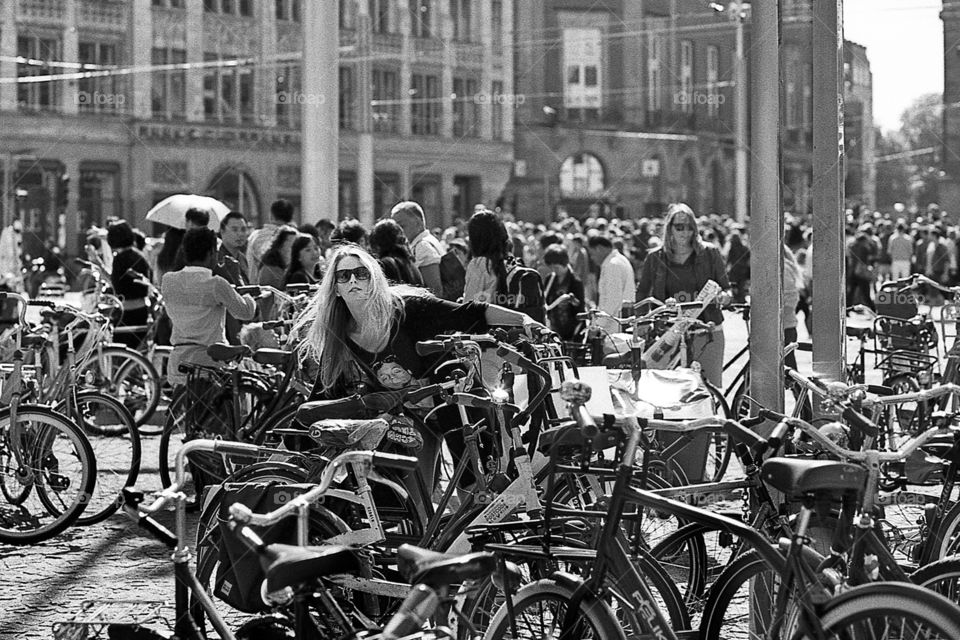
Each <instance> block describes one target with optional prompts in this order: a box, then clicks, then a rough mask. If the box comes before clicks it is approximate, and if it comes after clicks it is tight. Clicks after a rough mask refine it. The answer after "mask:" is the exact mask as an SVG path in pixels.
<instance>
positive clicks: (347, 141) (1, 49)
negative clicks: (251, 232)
mask: <svg viewBox="0 0 960 640" xmlns="http://www.w3.org/2000/svg"><path fill="white" fill-rule="evenodd" d="M304 1H306V0H269V1H268V0H202V1H201V0H129V1H119V0H4V2H2V3H0V78H4V79H7V80H8V79H13V78H15V79H16V82H12V81H4V82H3V83H0V157H2V158H3V165H2V168H3V171H4V182H3V183H2V184H5V185H6V184H9V185H10V186H11V187H12V188H11V189H6V190H5V192H6V191H10V193H11V194H16V196H17V197H16V198H15V199H14V198H13V197H12V195H11V196H10V197H6V196H7V194H6V193H5V197H4V199H3V201H2V202H3V206H4V207H5V210H6V211H5V217H4V220H5V221H6V222H7V223H9V221H10V220H11V219H12V216H14V215H16V216H17V217H19V219H21V220H22V222H23V224H24V231H25V235H24V239H25V244H26V245H27V248H26V251H27V252H30V253H32V254H33V255H37V252H38V251H39V249H38V248H37V245H38V244H43V243H53V242H56V243H58V244H60V245H61V246H64V247H65V248H66V249H67V251H68V253H70V254H71V255H76V252H77V250H78V248H79V246H80V245H79V242H80V238H81V237H82V233H83V231H84V230H85V229H86V228H88V227H89V226H90V225H94V224H96V225H101V224H103V223H104V221H105V220H106V219H107V218H108V217H110V216H119V217H124V218H126V219H128V220H130V221H132V222H134V223H135V224H138V225H140V226H142V227H147V226H149V225H144V222H143V217H144V215H145V213H146V212H147V211H148V210H149V208H150V207H151V206H152V205H153V204H154V203H156V202H158V201H159V200H160V199H162V198H164V197H166V196H167V195H170V194H172V193H182V192H195V193H203V194H207V195H212V196H215V197H218V198H220V199H221V200H223V201H224V202H226V203H227V204H229V205H230V206H231V207H234V208H237V209H239V210H241V211H243V212H244V213H246V214H247V215H248V216H249V218H251V219H252V220H253V221H254V222H255V223H259V222H262V221H263V220H265V218H266V216H267V212H268V209H269V204H270V202H271V201H273V200H274V199H276V198H280V197H283V198H287V199H289V200H291V201H292V202H293V203H294V204H295V205H297V206H298V207H299V200H300V122H301V112H302V109H303V108H308V107H310V106H312V105H313V104H315V103H316V102H317V101H319V102H326V101H327V100H334V99H335V100H337V104H338V107H339V122H340V149H339V162H340V190H339V191H340V194H339V202H336V203H330V206H329V208H328V209H325V210H323V211H305V212H300V213H299V214H298V215H299V218H300V219H301V220H302V221H303V222H315V221H316V220H318V219H320V218H329V219H336V218H338V217H341V218H342V217H348V216H356V215H357V207H358V196H357V137H358V136H357V132H358V131H359V130H361V129H363V128H364V124H365V123H361V122H359V121H358V119H359V117H360V113H361V110H360V109H358V108H357V96H358V94H359V91H358V89H359V87H358V84H357V79H358V76H359V74H360V65H363V64H368V65H369V68H367V69H365V70H364V73H365V74H366V73H369V78H370V83H371V88H370V96H371V107H370V109H369V110H364V111H365V112H368V113H369V118H370V122H369V123H367V124H366V126H367V127H369V130H372V131H373V133H374V215H375V216H377V217H379V216H381V215H383V214H384V213H385V212H386V211H388V210H389V207H390V206H392V204H393V203H395V202H396V201H397V200H398V199H401V198H403V197H408V196H409V197H413V198H414V199H416V200H418V201H420V202H421V203H423V204H424V207H425V209H426V212H427V215H428V218H429V219H428V224H431V225H441V224H447V223H449V222H450V221H451V220H453V219H454V218H455V217H465V216H468V215H469V214H470V213H471V212H472V210H473V205H474V204H475V203H478V202H489V203H492V202H493V201H494V200H495V199H496V198H497V197H498V196H499V195H500V194H501V192H502V190H503V187H504V185H505V183H506V181H507V179H508V178H509V175H510V172H511V169H512V168H513V109H512V106H511V105H510V104H509V100H507V98H506V97H507V96H511V95H513V93H514V91H513V86H512V85H513V59H512V57H511V55H510V51H511V49H510V45H509V42H510V37H511V36H510V34H511V33H512V31H513V24H512V22H513V4H514V3H513V0H459V1H458V0H442V1H441V0H339V13H338V19H339V26H340V50H341V55H340V68H339V91H337V92H335V93H336V95H330V96H326V95H321V96H308V95H305V94H304V93H303V92H302V90H301V82H300V76H301V57H302V52H303V48H304V44H303V38H302V33H303V25H302V24H301V4H302V2H304ZM311 1H312V0H311ZM324 1H325V2H326V0H324ZM360 1H362V2H364V3H365V5H366V6H365V7H360V6H359V5H358V2H360ZM331 5H332V2H331ZM361 9H366V10H367V12H369V13H368V15H365V12H364V11H362V10H361ZM332 16H333V11H332V10H331V17H332ZM8 168H10V169H12V170H11V171H10V172H9V176H7V171H8ZM145 230H147V231H154V230H153V229H148V228H145Z"/></svg>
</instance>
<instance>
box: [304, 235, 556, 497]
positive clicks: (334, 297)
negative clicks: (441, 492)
mask: <svg viewBox="0 0 960 640" xmlns="http://www.w3.org/2000/svg"><path fill="white" fill-rule="evenodd" d="M491 325H505V326H526V325H534V326H538V327H542V325H540V324H539V323H537V322H535V321H534V320H533V319H531V318H530V317H529V316H527V315H525V314H522V313H519V312H516V311H511V310H509V309H505V308H503V307H499V306H496V305H492V304H485V303H481V302H466V303H463V304H456V303H453V302H449V301H447V300H441V299H439V298H437V297H435V296H434V295H433V294H431V293H430V292H428V291H427V290H425V289H420V288H416V287H411V286H409V285H391V284H390V283H389V282H388V281H387V278H386V276H384V274H383V271H382V270H381V268H380V266H379V265H378V264H377V261H376V260H375V259H374V258H373V256H371V255H370V253H368V252H367V251H366V250H364V249H363V248H361V247H360V246H358V245H355V244H343V245H340V246H338V247H337V248H336V249H334V251H333V254H332V255H331V256H330V260H329V262H328V268H327V270H326V273H325V274H324V276H323V280H322V281H321V283H320V289H319V291H318V292H317V293H316V295H315V296H314V298H313V301H312V302H311V303H310V305H309V307H308V308H307V309H306V311H305V312H304V313H303V314H302V315H301V316H300V317H299V318H298V320H297V323H296V325H295V327H294V332H293V333H294V335H300V336H301V337H302V338H303V342H302V344H301V357H302V358H311V359H313V360H315V361H316V362H319V363H320V373H319V375H318V376H317V381H316V384H315V385H314V392H313V394H312V395H313V397H314V398H317V397H328V398H337V397H343V396H346V395H349V394H350V393H352V392H353V391H354V390H355V389H356V388H357V384H358V383H362V384H364V385H365V387H366V388H367V389H368V390H381V389H401V388H406V387H410V386H417V385H419V384H420V383H421V382H423V380H424V378H425V377H426V376H428V375H429V374H430V372H431V370H432V368H433V367H434V366H435V365H436V364H438V362H437V361H435V357H430V356H428V357H421V356H419V355H418V354H417V351H416V344H417V341H420V340H429V339H432V338H434V337H435V336H437V335H438V334H442V333H449V332H454V331H463V332H471V333H482V332H485V331H487V329H488V328H489V327H490V326H491ZM424 435H427V434H424ZM439 445H440V438H438V437H428V438H425V439H424V450H423V452H422V454H421V456H420V459H421V471H422V472H423V474H424V476H423V477H424V478H425V479H427V480H428V483H429V482H431V481H432V478H433V464H434V462H435V460H436V455H437V454H438V452H439ZM428 486H429V484H428Z"/></svg>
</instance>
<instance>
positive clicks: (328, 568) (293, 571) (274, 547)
mask: <svg viewBox="0 0 960 640" xmlns="http://www.w3.org/2000/svg"><path fill="white" fill-rule="evenodd" d="M260 565H261V566H262V567H263V570H264V572H265V573H266V576H267V591H268V592H271V593H272V592H274V591H280V590H281V589H283V588H284V587H294V588H296V586H297V585H300V584H303V583H304V582H310V581H311V580H313V579H314V578H321V577H323V576H329V575H334V574H338V573H353V572H355V571H358V570H359V569H360V559H359V558H358V557H357V554H356V553H355V552H354V550H353V549H351V548H350V547H344V546H341V545H325V546H319V547H297V546H294V545H290V544H279V543H275V544H269V545H267V546H266V547H264V549H263V554H262V555H261V556H260Z"/></svg>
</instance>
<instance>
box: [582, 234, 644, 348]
mask: <svg viewBox="0 0 960 640" xmlns="http://www.w3.org/2000/svg"><path fill="white" fill-rule="evenodd" d="M587 253H588V254H589V256H590V260H591V261H592V262H593V263H594V264H596V265H599V267H600V275H599V277H598V278H597V297H598V300H597V308H599V309H600V311H603V312H604V313H606V314H608V315H609V316H610V317H601V318H597V321H596V323H597V326H599V327H600V328H601V329H602V330H603V331H606V332H608V333H616V332H618V331H620V323H619V322H617V320H616V319H615V318H619V317H620V310H621V309H622V308H623V303H625V302H628V303H633V302H634V301H635V300H636V297H635V296H636V283H635V281H634V278H633V265H631V264H630V261H629V260H627V258H626V256H624V255H623V254H622V253H620V252H619V251H617V250H616V249H615V248H614V247H613V241H612V240H610V238H609V237H607V236H606V235H601V234H596V235H592V236H590V237H589V238H587Z"/></svg>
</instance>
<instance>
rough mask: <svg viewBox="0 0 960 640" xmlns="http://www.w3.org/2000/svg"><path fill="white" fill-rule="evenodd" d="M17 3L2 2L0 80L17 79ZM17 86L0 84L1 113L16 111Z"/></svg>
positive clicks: (0, 11)
mask: <svg viewBox="0 0 960 640" xmlns="http://www.w3.org/2000/svg"><path fill="white" fill-rule="evenodd" d="M16 55H17V3H16V2H0V78H15V77H17V63H16V62H14V61H13V59H14V58H15V57H16ZM16 109H17V85H16V84H13V83H11V84H0V112H2V111H16Z"/></svg>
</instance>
